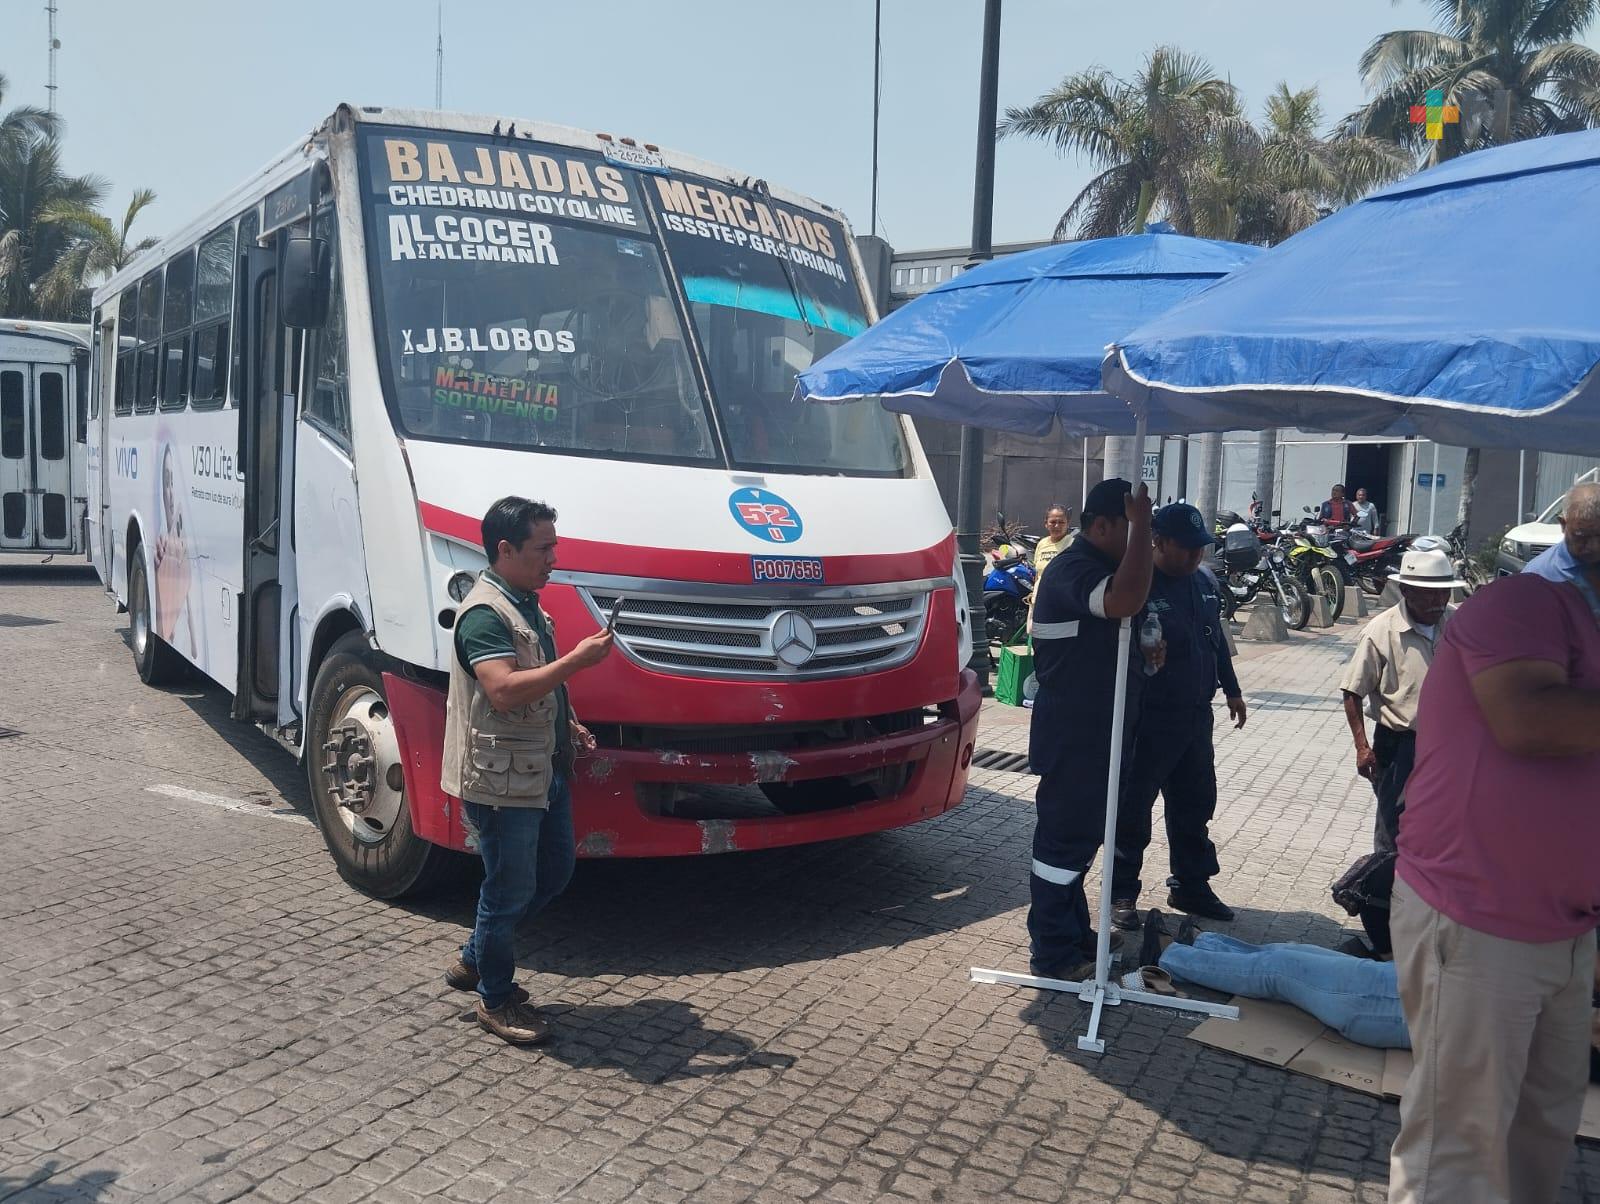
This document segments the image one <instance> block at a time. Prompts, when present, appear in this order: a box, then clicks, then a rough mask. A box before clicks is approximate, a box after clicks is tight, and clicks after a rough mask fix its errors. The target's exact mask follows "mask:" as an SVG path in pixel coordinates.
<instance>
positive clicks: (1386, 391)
mask: <svg viewBox="0 0 1600 1204" xmlns="http://www.w3.org/2000/svg"><path fill="white" fill-rule="evenodd" d="M1596 214H1600V131H1594V130H1591V131H1587V132H1584V133H1578V134H1562V135H1557V136H1553V137H1547V138H1536V139H1531V140H1529V141H1527V142H1520V143H1516V144H1514V145H1511V146H1506V147H1502V148H1499V149H1496V150H1486V151H1479V152H1477V153H1475V154H1470V155H1465V156H1463V157H1461V158H1459V159H1455V160H1452V161H1451V162H1449V163H1445V164H1443V165H1441V166H1439V167H1435V168H1433V169H1431V170H1429V171H1424V172H1421V173H1419V174H1418V175H1415V176H1413V177H1411V178H1410V179H1408V180H1405V181H1403V182H1402V183H1399V184H1396V185H1393V186H1392V187H1389V188H1386V189H1383V190H1382V191H1380V192H1377V193H1374V194H1373V195H1372V196H1370V197H1368V198H1367V199H1365V200H1363V201H1361V202H1359V203H1358V204H1354V205H1351V206H1349V207H1348V208H1346V209H1343V210H1340V211H1339V212H1338V213H1336V214H1334V215H1333V216H1331V217H1329V218H1327V219H1325V220H1323V221H1321V222H1319V223H1318V224H1317V225H1315V226H1313V227H1311V228H1310V229H1308V230H1306V231H1304V232H1303V233H1301V234H1298V235H1296V236H1295V237H1294V238H1291V239H1290V240H1288V241H1287V242H1285V243H1283V244H1282V245H1281V246H1279V247H1277V248H1275V249H1273V250H1272V251H1270V252H1269V253H1267V254H1266V255H1264V256H1263V257H1262V258H1260V259H1259V260H1257V261H1256V262H1255V263H1253V264H1251V265H1250V266H1248V267H1246V268H1244V269H1242V270H1241V271H1239V272H1238V273H1237V274H1235V275H1233V276H1230V277H1229V278H1228V279H1227V280H1225V281H1223V282H1222V283H1220V284H1219V285H1217V287H1216V288H1214V289H1211V290H1209V291H1208V292H1206V294H1205V295H1204V296H1200V297H1195V298H1193V299H1191V300H1189V301H1187V302H1184V303H1181V304H1179V305H1177V306H1175V307H1174V308H1173V309H1171V310H1170V311H1168V312H1167V313H1165V314H1163V315H1161V316H1160V317H1158V318H1155V319H1153V320H1151V321H1150V322H1149V323H1147V324H1146V325H1144V326H1142V327H1140V328H1138V329H1137V330H1134V331H1132V333H1130V334H1128V335H1126V336H1123V337H1121V338H1119V339H1118V342H1117V344H1116V346H1114V347H1113V348H1112V353H1111V355H1110V356H1108V358H1107V360H1106V363H1105V375H1104V382H1105V385H1106V387H1107V388H1108V389H1110V390H1112V391H1113V392H1115V393H1116V394H1117V395H1118V396H1119V397H1122V398H1124V399H1125V400H1126V401H1128V402H1129V403H1130V404H1131V405H1133V406H1134V407H1135V408H1136V409H1137V410H1139V411H1140V412H1141V413H1142V414H1144V415H1145V416H1146V417H1147V418H1148V420H1149V423H1150V427H1151V429H1152V430H1158V431H1169V432H1181V431H1196V430H1219V429H1225V428H1228V427H1264V426H1297V427H1301V428H1310V429H1316V430H1335V431H1343V432H1346V433H1348V434H1361V435H1389V436H1404V435H1423V436H1426V437H1428V438H1430V439H1433V440H1435V441H1436V442H1439V443H1446V444H1455V445H1457V446H1468V447H1496V446H1498V447H1545V448H1559V449H1560V450H1563V451H1572V452H1589V453H1600V367H1597V366H1600V233H1597V231H1596V225H1595V219H1596Z"/></svg>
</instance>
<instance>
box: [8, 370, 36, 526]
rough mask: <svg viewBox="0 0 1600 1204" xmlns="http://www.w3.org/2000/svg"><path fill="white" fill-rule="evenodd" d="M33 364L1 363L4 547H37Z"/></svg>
mask: <svg viewBox="0 0 1600 1204" xmlns="http://www.w3.org/2000/svg"><path fill="white" fill-rule="evenodd" d="M34 438H35V435H34V430H33V366H32V365H31V364H0V548H31V547H32V546H33V488H34V486H33V441H34Z"/></svg>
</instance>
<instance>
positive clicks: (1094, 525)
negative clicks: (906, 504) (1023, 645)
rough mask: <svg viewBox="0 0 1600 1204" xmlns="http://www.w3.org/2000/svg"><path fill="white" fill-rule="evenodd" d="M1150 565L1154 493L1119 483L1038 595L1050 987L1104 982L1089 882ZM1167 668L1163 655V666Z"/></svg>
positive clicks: (1109, 483)
mask: <svg viewBox="0 0 1600 1204" xmlns="http://www.w3.org/2000/svg"><path fill="white" fill-rule="evenodd" d="M1150 559H1151V545H1150V496H1149V492H1148V491H1147V490H1146V489H1145V487H1144V486H1143V485H1141V486H1140V487H1139V491H1138V492H1137V493H1134V492H1133V487H1132V486H1131V485H1129V484H1128V482H1127V481H1124V480H1120V479H1118V478H1115V477H1113V478H1111V479H1110V480H1106V481H1101V482H1100V483H1099V484H1098V485H1096V486H1095V487H1094V488H1093V489H1092V490H1090V491H1089V497H1088V500H1087V501H1086V502H1085V503H1084V506H1083V512H1082V514H1081V516H1080V529H1079V536H1078V538H1077V539H1076V540H1075V541H1074V542H1073V543H1072V545H1071V546H1070V547H1068V548H1067V549H1066V550H1065V551H1064V552H1062V553H1061V554H1060V555H1059V556H1057V557H1056V558H1055V559H1054V560H1053V561H1051V562H1050V571H1049V572H1048V573H1044V574H1042V575H1041V576H1040V578H1039V585H1038V588H1037V592H1036V593H1035V594H1034V603H1033V664H1034V672H1035V674H1036V675H1037V676H1038V679H1039V693H1038V695H1037V696H1036V697H1035V699H1034V703H1033V725H1032V728H1031V730H1030V733H1029V740H1028V759H1029V761H1030V762H1031V763H1032V765H1033V769H1034V772H1036V773H1038V774H1039V775H1040V776H1039V790H1038V794H1037V796H1036V802H1037V805H1036V807H1035V815H1036V826H1035V828H1034V832H1033V867H1032V873H1031V875H1030V876H1029V879H1028V886H1029V892H1030V895H1031V899H1032V906H1031V907H1029V909H1028V938H1029V943H1030V945H1031V947H1032V954H1033V957H1032V962H1033V973H1034V974H1035V975H1038V976H1039V977H1041V978H1061V979H1067V980H1078V979H1084V978H1087V977H1089V976H1090V975H1092V974H1093V973H1094V959H1095V940H1096V938H1095V932H1094V929H1093V928H1092V927H1091V926H1090V923H1089V903H1088V900H1087V899H1086V898H1085V897H1084V893H1083V875H1084V872H1085V871H1086V870H1088V868H1089V863H1090V862H1091V861H1093V860H1094V855H1095V853H1096V852H1097V851H1098V850H1099V848H1100V845H1101V842H1102V841H1103V840H1104V838H1105V824H1106V781H1107V778H1108V777H1109V775H1110V771H1111V707H1112V699H1113V692H1114V690H1115V688H1116V685H1117V681H1116V675H1117V628H1118V626H1119V625H1120V623H1121V621H1122V620H1123V619H1125V618H1131V617H1135V616H1137V615H1138V614H1139V612H1140V611H1141V610H1142V609H1143V607H1144V603H1145V595H1146V594H1148V593H1149V591H1150ZM1135 626H1137V623H1135ZM1130 643H1131V648H1130V658H1129V674H1128V681H1127V689H1128V708H1127V714H1126V719H1125V725H1124V740H1123V750H1122V751H1123V763H1124V764H1126V763H1127V759H1128V758H1127V752H1128V750H1129V749H1130V748H1131V746H1132V736H1133V731H1134V727H1135V724H1136V721H1137V718H1138V715H1139V691H1140V689H1141V686H1142V684H1143V682H1144V678H1145V672H1144V665H1145V659H1144V657H1143V655H1142V654H1141V653H1140V649H1139V642H1138V640H1137V639H1133V640H1131V641H1130ZM1159 657H1160V652H1159V651H1158V652H1157V653H1156V654H1155V655H1154V656H1153V657H1152V661H1154V662H1159ZM1112 936H1113V938H1116V937H1117V934H1116V933H1113V934H1112ZM1117 943H1118V941H1117V940H1116V939H1113V942H1112V944H1113V946H1115V945H1116V944H1117Z"/></svg>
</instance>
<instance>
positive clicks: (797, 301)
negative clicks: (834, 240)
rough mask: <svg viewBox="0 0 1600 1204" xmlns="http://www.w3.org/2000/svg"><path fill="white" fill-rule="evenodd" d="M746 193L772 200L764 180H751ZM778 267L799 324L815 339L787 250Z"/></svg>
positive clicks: (802, 294)
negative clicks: (798, 318)
mask: <svg viewBox="0 0 1600 1204" xmlns="http://www.w3.org/2000/svg"><path fill="white" fill-rule="evenodd" d="M746 191H748V192H753V193H755V195H756V196H758V197H762V198H763V199H765V200H768V201H770V200H772V190H771V189H770V188H768V187H767V182H766V181H765V180H751V181H750V182H749V184H748V185H747V186H746ZM778 266H779V267H781V268H782V269H783V278H784V279H785V280H787V281H788V282H789V296H790V299H791V300H793V301H794V307H795V308H796V309H797V310H799V311H800V322H801V324H802V325H803V326H804V327H805V328H806V334H808V335H810V336H811V337H812V338H816V336H817V331H816V328H815V327H814V326H812V325H811V319H810V318H808V317H807V316H806V297H805V294H804V293H803V292H802V291H801V289H800V280H799V278H798V277H797V276H796V275H795V274H794V266H793V265H792V264H791V263H790V262H789V256H788V253H787V250H786V251H785V253H784V254H782V255H779V256H778Z"/></svg>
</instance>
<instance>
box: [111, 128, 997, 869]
mask: <svg viewBox="0 0 1600 1204" xmlns="http://www.w3.org/2000/svg"><path fill="white" fill-rule="evenodd" d="M861 281H862V272H861V266H860V263H859V259H858V256H857V254H856V250H855V244H854V242H853V240H852V238H851V236H850V233H849V229H848V227H847V225H846V224H845V222H844V220H843V218H842V217H841V215H839V214H838V213H836V212H834V211H833V210H830V209H828V208H826V207H825V206H822V205H819V204H818V203H817V202H815V201H811V200H808V199H806V198H805V197H802V196H799V195H797V194H793V193H788V192H785V191H783V190H781V189H778V188H776V187H771V188H769V187H768V186H767V185H766V183H765V182H763V181H761V180H756V179H752V178H750V177H748V176H746V175H743V174H740V173H736V172H732V171H729V170H727V169H724V168H719V167H715V166H713V165H711V164H708V163H704V162H701V161H699V160H695V159H692V158H689V157H687V156H682V155H677V154H671V153H667V152H663V151H660V150H659V149H658V148H656V147H654V146H651V145H648V144H645V145H640V144H638V143H635V142H633V141H632V140H631V139H626V138H621V139H619V138H613V137H611V136H610V135H607V134H595V133H586V132H583V131H579V130H573V129H568V128H565V127H556V126H547V125H541V124H537V123H533V122H527V121H523V120H520V119H519V120H515V121H512V120H508V119H504V118H501V119H495V118H491V117H469V116H462V115H455V114H443V113H435V112H419V111H396V110H392V109H379V108H355V107H351V106H343V107H341V108H339V109H338V110H337V111H336V112H335V113H334V114H333V115H332V116H331V117H330V118H328V119H327V121H325V122H324V123H322V124H321V125H320V126H319V127H318V128H317V129H315V130H314V131H312V133H311V134H310V135H309V136H308V137H306V138H304V139H302V140H301V141H300V142H298V143H296V145H295V146H294V147H293V148H292V149H291V150H290V151H289V152H288V153H286V154H285V155H283V156H282V157H280V158H279V159H278V160H276V161H275V162H274V163H272V164H271V165H270V166H269V167H268V168H267V169H266V170H265V171H263V172H261V173H260V174H259V175H258V176H256V177H255V178H254V179H252V180H251V181H250V182H248V183H247V184H246V185H244V186H243V187H241V188H240V189H238V190H237V191H235V192H234V193H233V194H232V195H231V196H229V197H228V198H226V199H225V200H224V201H222V202H221V203H220V204H218V205H217V206H215V207H213V208H212V209H211V210H210V211H209V212H208V213H207V214H205V215H204V216H203V217H202V218H200V219H199V220H197V221H196V222H194V223H192V224H191V225H190V226H188V227H187V228H186V229H183V230H181V231H179V232H177V233H176V234H175V235H173V236H172V237H171V238H168V239H166V240H165V241H164V242H162V243H161V244H160V245H159V246H158V247H156V248H154V249H152V250H151V251H150V252H148V253H146V254H145V255H143V256H141V257H140V259H139V260H138V261H137V262H135V263H133V264H131V265H130V266H129V267H128V268H127V269H125V270H124V271H122V272H120V273H119V274H118V275H116V276H115V277H113V278H112V279H111V280H110V281H108V282H107V283H106V284H105V285H104V286H103V287H102V288H101V289H99V290H98V291H97V293H96V295H95V299H94V304H95V307H96V310H95V317H94V324H95V329H96V331H97V332H98V342H97V344H96V347H97V350H96V356H95V372H96V379H95V383H94V386H93V388H92V402H91V411H92V417H91V420H90V432H89V435H90V443H91V447H92V448H94V449H95V450H96V451H97V453H98V456H99V459H98V465H99V471H98V472H97V473H95V474H94V475H93V476H92V478H91V480H90V483H89V492H90V498H91V502H90V509H91V514H92V517H93V526H94V536H93V539H92V549H91V550H92V555H93V558H94V561H95V563H96V565H97V566H98V567H99V571H100V574H101V576H102V578H103V580H104V581H105V582H106V583H107V585H108V587H109V589H110V590H111V592H112V593H113V594H114V595H115V596H116V598H117V599H118V600H119V601H120V602H122V603H123V604H124V605H126V606H127V608H128V610H129V611H130V627H131V634H132V644H133V649H134V657H135V660H136V662H137V665H138V670H139V673H140V675H141V676H142V677H143V678H144V679H145V680H146V681H147V682H150V683H157V682H160V681H163V680H168V679H170V678H171V677H173V676H174V675H175V674H179V673H182V672H185V671H187V670H188V669H189V667H191V666H192V667H193V668H196V669H198V670H199V671H201V672H203V673H204V674H206V675H207V676H209V677H210V678H212V679H213V680H215V681H217V682H219V683H220V684H222V685H223V686H224V687H226V688H227V689H228V690H230V691H232V692H233V695H234V713H235V716H236V717H237V718H239V719H242V720H248V721H252V722H254V723H257V724H259V725H260V726H261V727H262V728H263V729H265V730H266V731H268V732H270V733H272V734H273V735H274V736H275V737H276V738H277V739H278V740H279V741H280V742H282V743H283V744H285V745H286V746H288V747H289V748H290V749H292V750H293V751H294V752H296V753H297V754H298V755H299V756H300V757H301V759H302V761H303V763H304V765H305V768H306V773H307V780H308V784H309V787H310V791H311V795H312V797H313V801H314V804H315V809H316V812H317V818H318V821H319V823H320V825H321V828H322V831H323V835H324V838H325V839H326V841H327V844H328V848H329V850H330V852H331V853H332V855H333V857H334V858H335V860H336V862H337V864H338V866H339V868H340V871H341V872H342V873H343V874H344V875H345V876H346V878H347V879H349V880H350V881H352V882H353V883H355V884H356V885H358V886H360V887H361V888H362V889H364V890H367V891H369V892H371V893H373V894H377V895H380V896H385V897H388V896H394V895H399V894H402V893H405V892H406V891H409V890H412V889H414V888H417V887H419V886H421V885H422V884H423V883H425V882H426V881H428V880H429V879H430V878H431V877H432V876H433V875H434V872H435V871H436V870H437V869H439V868H441V866H442V865H443V864H445V863H446V862H447V861H448V858H449V853H448V852H447V850H450V849H456V850H461V849H464V848H465V833H464V831H463V828H462V824H461V815H460V807H459V805H458V804H457V802H456V800H454V799H451V798H448V797H446V796H445V795H444V794H443V793H442V791H441V789H440V785H439V778H440V773H439V770H440V755H441V746H442V735H443V726H444V699H445V684H446V680H447V679H446V670H447V669H448V667H449V664H450V658H451V657H452V656H453V655H454V651H453V631H452V628H453V626H454V623H455V615H456V604H457V602H458V601H459V599H461V598H462V597H463V596H464V595H465V592H466V590H467V589H468V588H470V586H471V584H472V580H473V574H474V573H475V572H476V571H477V570H479V569H481V568H482V567H483V565H484V563H485V557H484V552H483V548H482V546H481V533H480V519H481V517H482V515H483V513H484V512H485V511H486V510H487V509H488V507H489V505H490V503H492V502H493V501H494V500H495V499H496V498H498V497H500V496H503V495H505V494H510V493H517V494H523V495H526V496H530V497H534V498H538V499H542V500H544V501H547V502H549V503H551V504H553V505H554V506H556V507H557V508H558V510H559V511H560V521H559V530H560V534H561V544H560V549H559V561H560V563H559V568H558V572H557V575H556V577H555V579H554V580H553V582H552V584H551V585H550V586H549V587H548V588H547V589H546V590H545V591H544V594H543V595H542V601H543V603H544V605H545V607H546V608H547V609H548V610H549V611H550V612H551V613H552V614H553V615H554V617H555V618H556V621H557V624H558V636H559V640H560V643H561V644H562V646H563V647H570V646H571V644H572V642H574V641H576V640H578V639H580V638H581V637H582V636H583V635H585V634H586V633H589V632H592V631H595V630H597V629H598V628H599V627H600V626H602V625H604V623H605V621H606V617H607V616H608V615H609V614H610V613H611V611H612V608H613V607H614V606H615V605H616V602H617V600H618V599H626V602H625V604H624V606H623V609H622V610H621V611H620V616H619V618H618V620H617V625H616V631H617V637H618V655H615V656H612V657H610V658H609V659H608V660H607V662H606V663H605V665H603V666H600V667H598V668H596V669H595V670H593V671H591V672H589V673H586V674H584V675H583V676H582V677H581V678H580V679H578V680H577V681H576V682H575V683H574V688H573V703H574V709H575V710H576V712H577V713H578V714H579V715H580V716H581V717H582V718H583V720H584V722H585V723H586V724H588V726H589V727H590V728H591V729H592V730H593V731H594V732H595V734H596V736H597V737H598V739H599V743H600V748H599V750H598V752H597V753H596V754H594V755H593V756H590V757H588V758H586V759H585V760H583V761H580V762H579V763H578V764H577V765H576V766H575V768H574V773H573V795H574V804H575V806H574V814H575V816H576V818H577V827H578V837H579V842H580V853H581V854H583V855H586V856H660V855H677V854H694V853H702V852H723V851H730V850H734V849H751V848H762V847H771V846H775V845H782V844H793V843H799V842H803V841H811V840H823V839H829V838H833V837H839V836H848V835H854V834H859V833H864V832H870V831H877V830H882V829H885V828H892V827H896V826H900V825H904V824H910V823H914V822H916V821H917V820H920V819H924V818H927V817H930V816H934V815H937V814H939V813H941V812H943V811H945V810H947V809H948V808H950V807H952V806H954V805H955V804H956V803H958V802H959V801H960V800H961V798H962V796H963V793H964V790H965V785H966V777H967V766H968V762H969V761H970V758H971V755H972V746H973V740H974V737H975V734H976V726H977V712H978V702H979V693H978V686H977V682H976V679H975V678H974V677H973V675H972V674H971V673H970V672H967V671H965V670H964V668H963V664H964V661H965V659H966V654H967V649H968V647H969V646H970V638H969V637H968V636H967V635H966V634H964V632H965V630H966V626H967V616H966V608H965V604H964V600H963V598H962V595H961V591H960V585H959V575H958V574H957V573H956V572H955V545H954V537H953V534H952V532H951V527H950V520H949V517H948V515H947V514H946V512H945V510H944V507H943V505H942V503H941V502H940V499H939V494H938V491H937V489H936V487H935V484H934V480H933V476H932V473H931V472H930V470H929V467H928V464H927V461H926V459H925V458H924V456H923V454H922V451H921V448H920V446H919V445H918V443H917V439H916V435H915V433H914V431H913V429H912V427H911V424H910V422H909V421H908V420H907V419H904V418H902V417H899V416H897V415H893V414H890V413H888V412H887V411H885V410H884V409H883V408H882V407H881V406H880V405H879V404H878V403H877V402H876V401H871V402H865V403H859V404H851V405H842V406H818V405H811V404H804V403H801V404H797V403H795V402H794V400H793V388H794V376H795V373H796V371H798V370H800V369H803V368H805V367H806V366H808V365H809V364H810V363H811V362H812V360H813V359H814V358H816V357H817V356H820V355H822V354H824V353H825V352H827V351H829V350H832V349H833V348H834V347H836V346H838V345H840V344H841V343H843V342H844V341H845V340H846V339H847V338H849V337H850V336H851V335H852V334H854V333H856V332H857V331H859V330H861V329H863V328H864V327H865V326H866V325H867V324H868V323H869V322H870V321H871V320H872V319H873V317H874V316H875V315H874V313H873V311H872V309H871V302H870V300H869V299H868V297H867V294H866V292H865V290H864V289H863V287H862V283H861Z"/></svg>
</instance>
